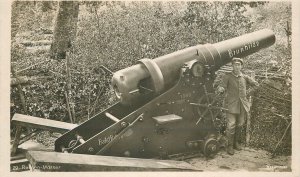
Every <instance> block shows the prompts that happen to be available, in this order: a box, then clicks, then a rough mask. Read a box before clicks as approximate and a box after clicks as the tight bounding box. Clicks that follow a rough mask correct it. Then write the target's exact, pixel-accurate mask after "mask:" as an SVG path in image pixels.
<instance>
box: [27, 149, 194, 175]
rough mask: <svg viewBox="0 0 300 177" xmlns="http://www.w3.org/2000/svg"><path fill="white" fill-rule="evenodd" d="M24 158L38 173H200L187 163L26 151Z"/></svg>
mask: <svg viewBox="0 0 300 177" xmlns="http://www.w3.org/2000/svg"><path fill="white" fill-rule="evenodd" d="M26 158H27V159H28V160H29V162H30V164H31V166H32V169H33V170H38V171H200V170H199V169H197V168H196V167H194V166H192V165H190V164H188V163H187V162H182V161H174V160H157V159H139V158H128V157H114V156H98V155H85V154H71V153H70V154H69V153H59V152H43V151H28V152H27V153H26Z"/></svg>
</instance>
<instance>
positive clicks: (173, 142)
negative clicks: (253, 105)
mask: <svg viewBox="0 0 300 177" xmlns="http://www.w3.org/2000/svg"><path fill="white" fill-rule="evenodd" d="M274 43H275V35H274V33H273V32H272V31H270V30H268V29H264V30H260V31H257V32H253V33H249V34H246V35H243V36H240V37H236V38H233V39H229V40H226V41H222V42H219V43H215V44H205V45H197V46H193V47H189V48H186V49H183V50H180V51H176V52H174V53H171V54H168V55H164V56H161V57H158V58H155V59H141V60H139V61H138V63H137V64H136V65H133V66H131V67H128V68H125V69H122V70H119V71H117V72H115V73H114V75H113V77H112V87H113V89H114V91H115V93H116V95H117V97H118V99H119V102H118V103H116V104H114V105H113V106H111V107H109V108H108V109H106V110H104V111H103V112H101V113H99V114H97V115H95V116H94V117H92V118H91V119H89V120H87V121H85V122H84V123H82V124H81V125H79V126H78V127H76V128H74V129H72V130H70V131H68V132H66V133H65V134H63V135H62V136H61V137H59V138H58V139H57V140H56V141H55V151H57V152H68V153H78V154H91V155H108V156H121V157H138V158H155V157H159V158H167V157H168V156H169V155H172V154H178V153H184V152H191V151H199V150H201V151H202V152H203V153H204V154H205V155H206V156H213V155H214V154H216V153H217V152H218V149H219V146H220V143H219V132H218V127H217V124H218V116H220V114H219V113H220V111H222V110H224V108H222V107H221V106H220V105H217V100H216V99H215V94H214V88H213V82H214V79H215V72H216V71H217V70H218V69H219V68H220V67H222V66H223V65H225V64H227V63H229V62H230V61H231V59H232V58H233V57H245V56H248V55H250V54H252V53H255V52H257V51H259V50H260V49H263V48H266V47H269V46H271V45H272V44H274Z"/></svg>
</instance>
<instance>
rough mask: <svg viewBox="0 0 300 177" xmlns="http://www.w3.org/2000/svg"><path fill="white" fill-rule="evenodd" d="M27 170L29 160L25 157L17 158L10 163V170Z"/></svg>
mask: <svg viewBox="0 0 300 177" xmlns="http://www.w3.org/2000/svg"><path fill="white" fill-rule="evenodd" d="M28 170H29V161H28V160H27V159H18V160H14V161H12V162H11V163H10V171H11V172H20V171H28Z"/></svg>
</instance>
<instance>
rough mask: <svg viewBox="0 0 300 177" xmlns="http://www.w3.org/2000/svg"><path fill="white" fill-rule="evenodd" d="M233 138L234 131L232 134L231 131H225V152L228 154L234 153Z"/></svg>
mask: <svg viewBox="0 0 300 177" xmlns="http://www.w3.org/2000/svg"><path fill="white" fill-rule="evenodd" d="M233 140H234V133H233V134H232V133H229V132H227V153H228V154H229V155H233V154H234V149H233Z"/></svg>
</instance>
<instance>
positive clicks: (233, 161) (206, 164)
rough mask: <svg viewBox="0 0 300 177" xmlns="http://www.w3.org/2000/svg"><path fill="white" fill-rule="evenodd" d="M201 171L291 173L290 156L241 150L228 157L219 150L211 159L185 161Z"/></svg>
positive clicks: (249, 149)
mask: <svg viewBox="0 0 300 177" xmlns="http://www.w3.org/2000/svg"><path fill="white" fill-rule="evenodd" d="M185 161H186V162H188V163H190V164H191V165H193V166H195V167H196V168H199V169H201V170H203V171H270V172H278V171H285V172H290V171H291V156H276V157H273V158H272V154H271V153H268V152H267V151H263V150H255V149H251V148H246V147H245V148H243V150H241V151H235V154H234V155H232V156H231V155H228V154H227V153H226V151H225V150H221V151H220V152H219V153H218V154H217V155H216V156H215V157H214V158H213V159H206V158H205V157H203V156H200V157H194V158H192V159H188V160H185Z"/></svg>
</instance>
